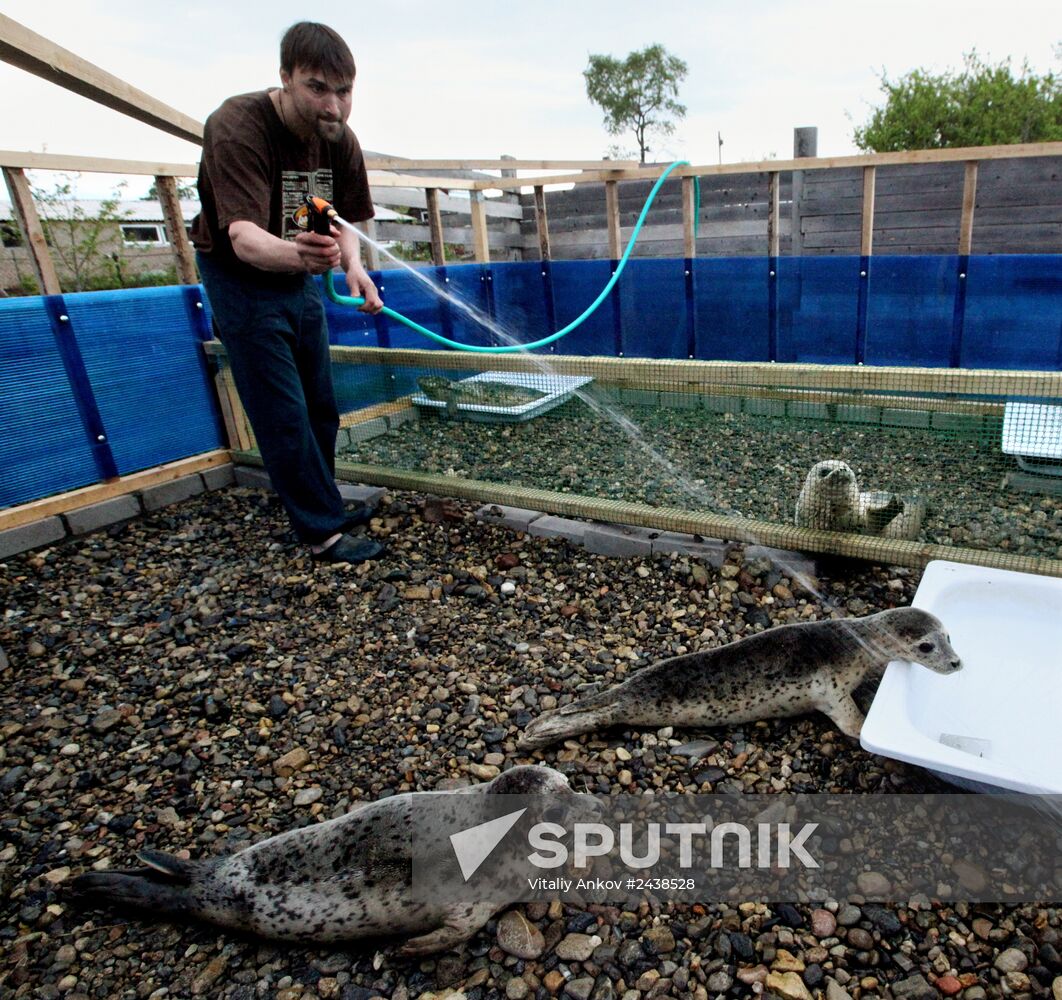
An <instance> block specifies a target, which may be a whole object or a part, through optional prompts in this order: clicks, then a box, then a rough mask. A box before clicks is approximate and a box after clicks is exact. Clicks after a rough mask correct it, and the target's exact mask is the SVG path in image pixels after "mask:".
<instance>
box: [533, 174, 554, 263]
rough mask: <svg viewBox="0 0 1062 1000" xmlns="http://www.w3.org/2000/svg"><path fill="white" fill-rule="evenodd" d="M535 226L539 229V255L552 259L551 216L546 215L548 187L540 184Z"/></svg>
mask: <svg viewBox="0 0 1062 1000" xmlns="http://www.w3.org/2000/svg"><path fill="white" fill-rule="evenodd" d="M535 228H536V229H537V230H538V255H539V258H540V259H541V260H552V259H553V252H552V251H551V250H550V245H549V217H548V216H547V215H546V189H545V188H544V187H543V186H542V185H541V184H539V185H538V186H537V187H536V188H535Z"/></svg>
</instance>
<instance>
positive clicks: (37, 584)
mask: <svg viewBox="0 0 1062 1000" xmlns="http://www.w3.org/2000/svg"><path fill="white" fill-rule="evenodd" d="M503 440H504V439H503ZM472 510H473V507H472V505H462V504H460V503H448V504H446V505H440V504H439V503H437V502H431V501H426V500H425V498H421V497H417V496H414V495H409V494H396V495H393V496H391V497H390V498H389V499H388V500H385V502H384V504H383V505H382V506H381V509H380V511H379V515H380V516H379V518H378V519H377V520H376V521H374V522H373V525H372V528H371V530H372V531H373V532H374V533H375V534H376V535H377V536H381V537H387V538H388V541H389V544H390V555H389V556H388V558H386V559H385V560H383V561H382V562H379V563H374V564H370V565H365V566H360V567H353V568H351V567H347V568H324V569H316V570H315V569H314V568H313V567H312V565H311V564H310V563H309V561H308V560H307V559H305V558H304V557H303V556H302V555H301V552H300V550H299V549H297V548H296V547H295V546H294V545H293V544H292V542H291V540H290V537H289V535H288V533H287V529H286V524H285V522H284V519H283V517H282V514H281V512H280V510H279V508H278V507H277V506H276V504H275V502H274V501H273V500H272V499H271V498H269V497H267V496H266V495H265V494H263V493H260V492H258V491H254V490H248V489H230V490H226V491H222V492H219V493H211V494H208V495H204V496H202V497H198V498H195V499H193V500H190V501H187V502H185V503H182V504H180V505H177V506H175V507H171V508H168V509H166V510H164V511H162V512H159V513H156V514H154V515H151V516H149V517H145V518H143V519H141V520H138V521H135V522H132V523H130V524H128V525H126V526H123V527H119V528H115V529H112V530H110V531H108V532H104V533H99V534H96V535H92V536H89V537H86V538H82V539H79V540H76V541H72V542H70V543H67V544H65V545H62V546H60V547H56V548H53V549H49V550H43V551H38V552H36V553H30V554H28V555H25V556H21V557H17V558H13V559H11V560H9V561H8V562H7V563H6V564H0V585H2V586H3V590H4V593H5V594H6V595H7V596H6V600H5V605H6V609H5V614H4V617H3V620H2V623H0V646H2V647H3V649H4V650H5V651H6V654H7V658H8V660H9V662H3V661H2V658H0V677H2V679H3V681H4V684H3V690H2V692H0V741H2V742H0V795H2V797H3V801H4V808H3V814H2V818H0V834H2V836H0V940H2V942H3V955H2V959H0V995H3V996H5V997H7V996H11V997H42V998H49V997H58V996H62V997H67V998H70V1000H80V998H83V997H95V998H110V997H166V996H169V997H188V996H216V997H228V998H247V1000H249V998H253V997H276V998H282V1000H287V998H295V997H304V998H312V997H323V998H330V997H339V998H345V1000H368V998H370V997H374V996H383V997H389V998H391V1000H408V998H411V997H418V996H423V997H428V998H430V997H431V996H432V995H436V996H441V995H444V994H447V993H454V992H455V991H457V993H458V995H463V996H464V997H467V998H468V1000H493V998H500V997H503V996H504V997H506V998H508V1000H522V998H525V997H527V998H534V1000H546V998H547V997H553V996H557V997H564V998H566V1000H652V998H654V997H658V996H675V997H682V998H690V1000H707V998H708V997H716V996H722V995H727V996H733V997H744V996H753V995H757V994H758V995H762V996H764V997H768V996H772V995H773V996H779V997H783V998H786V1000H807V998H808V997H810V996H811V995H816V996H818V995H820V994H821V995H823V996H825V997H826V1000H845V998H846V997H848V998H852V1000H858V998H859V997H872V996H894V997H897V998H905V997H906V998H918V997H923V996H925V997H931V996H932V997H937V996H950V995H961V996H962V997H963V998H964V1000H982V998H985V997H986V996H992V997H996V996H1005V995H1006V996H1010V995H1015V996H1019V997H1020V996H1048V995H1050V993H1051V991H1052V988H1053V991H1054V998H1055V1000H1062V976H1060V973H1062V959H1060V956H1059V949H1060V948H1062V944H1060V942H1059V934H1060V929H1062V927H1060V918H1062V913H1060V911H1059V910H1058V909H1057V908H1054V907H1053V906H1050V905H1046V904H1045V905H1027V906H1020V907H1016V906H1015V907H999V906H979V907H967V906H965V905H962V904H956V905H954V906H950V905H944V904H941V903H940V902H937V901H930V900H928V899H926V898H921V899H914V900H912V901H910V902H909V903H908V904H907V905H904V906H898V907H880V906H873V905H871V904H868V903H865V902H864V901H862V900H861V899H859V898H856V899H853V900H849V901H843V902H841V903H839V904H837V903H833V902H827V903H826V904H824V906H823V907H822V908H820V909H814V910H813V909H810V908H808V907H803V906H790V905H786V904H780V905H775V906H767V905H764V904H762V903H749V904H744V905H740V906H737V907H730V906H726V905H719V904H713V903H707V902H706V903H705V904H704V905H687V904H668V905H664V906H662V907H659V906H655V905H654V906H650V905H648V904H642V905H640V906H639V907H636V908H634V909H631V910H624V909H623V908H622V907H608V906H597V907H592V908H590V909H588V910H586V911H583V910H579V909H573V908H570V907H567V906H562V905H561V904H559V903H554V904H552V905H550V904H546V903H542V904H526V905H520V906H517V907H515V908H513V909H511V910H509V911H508V912H507V913H506V914H505V915H503V916H501V917H500V919H496V920H492V921H491V922H490V923H489V924H488V925H487V926H486V927H485V928H484V929H483V930H482V931H480V932H479V933H478V934H477V935H476V936H475V937H474V938H473V940H472V941H471V942H470V944H469V945H468V946H467V947H466V948H465V949H464V950H463V951H460V952H457V953H450V954H445V955H442V956H439V957H436V958H433V959H430V960H425V961H417V962H409V961H404V960H402V959H400V958H399V957H398V956H397V954H396V952H395V947H394V944H393V943H390V942H373V943H364V944H357V945H354V946H350V947H329V948H311V949H308V948H301V947H298V948H297V947H291V946H284V945H278V944H273V943H263V942H260V941H256V940H252V939H249V938H246V937H241V936H239V935H236V934H229V933H224V932H221V931H218V930H217V929H213V928H209V927H205V926H192V925H176V924H169V923H152V922H150V921H138V920H130V919H128V918H126V917H124V916H120V915H116V914H107V913H98V912H86V911H83V910H80V909H78V908H77V907H76V906H75V905H73V904H72V902H71V900H70V898H69V895H68V893H67V892H66V891H65V890H66V885H67V883H68V880H69V879H70V878H72V877H73V876H74V875H76V874H78V873H80V872H82V871H85V870H88V869H90V868H91V867H93V866H96V867H106V866H124V865H129V864H132V863H133V852H134V850H136V849H137V848H139V847H141V846H151V847H157V848H160V849H163V850H171V851H179V850H181V849H188V850H190V851H191V852H192V854H193V856H196V857H198V856H203V855H206V854H209V853H211V852H214V851H222V850H225V849H230V848H235V847H239V846H241V845H244V844H246V843H249V842H251V841H253V840H256V839H259V838H261V837H263V836H266V835H271V834H274V833H278V832H280V831H283V830H287V829H291V828H293V827H297V826H299V825H303V824H308V823H312V822H314V821H315V820H318V819H323V818H329V817H331V816H334V815H339V814H341V813H343V812H345V811H347V809H348V808H349V807H350V806H351V804H352V803H354V802H357V801H361V800H366V799H374V798H378V797H380V796H385V795H389V794H394V793H397V792H402V791H406V790H411V789H425V790H426V789H435V788H445V787H455V786H457V785H459V784H462V783H470V782H478V781H482V780H487V779H489V778H490V777H492V776H493V775H494V774H496V773H497V772H498V771H499V769H504V768H507V767H509V766H511V765H513V764H516V763H520V762H526V761H528V760H529V758H527V757H525V756H522V755H520V754H519V753H517V751H516V749H515V738H516V736H517V734H518V732H519V731H520V728H521V727H522V726H524V725H525V724H526V722H527V721H528V720H529V719H530V718H531V717H533V715H535V714H537V712H539V711H540V710H542V709H544V708H548V707H550V706H551V705H553V704H555V703H556V701H557V699H558V698H561V699H563V698H566V697H570V696H571V694H572V693H574V691H575V690H576V689H577V688H578V687H579V685H582V684H588V683H599V684H605V685H607V684H611V683H613V682H615V681H616V680H618V679H620V678H621V677H623V676H624V675H625V674H626V673H628V672H629V671H630V670H632V669H634V668H635V667H636V666H639V665H641V664H644V663H646V662H650V661H652V660H654V659H657V658H659V657H663V656H667V655H671V654H675V653H678V652H683V651H687V650H695V649H698V648H704V647H707V646H712V645H717V644H719V643H721V642H725V641H729V640H731V639H733V638H736V637H739V636H741V635H744V634H747V633H749V632H750V631H755V630H758V629H761V628H763V627H766V626H769V625H771V624H780V623H783V622H787V621H793V620H800V619H814V618H821V617H825V616H831V615H832V616H848V615H856V614H865V613H869V612H871V611H874V610H878V609H881V608H886V607H893V606H896V605H904V604H908V603H909V602H910V600H911V598H912V596H913V593H914V588H915V586H916V584H917V580H918V576H917V574H916V573H912V572H910V571H907V570H902V569H889V568H883V567H876V566H869V565H863V564H860V565H852V564H844V563H836V564H832V565H831V566H829V567H827V568H824V569H823V570H822V572H821V575H820V577H819V584H818V588H817V593H810V592H807V591H804V590H802V589H800V587H799V586H798V585H797V584H796V583H795V582H793V581H790V580H788V579H786V578H785V577H782V576H779V575H778V573H777V571H775V570H773V569H772V568H771V567H770V566H769V565H768V564H766V563H764V562H762V561H759V562H748V561H746V560H745V559H744V557H743V556H742V555H741V553H740V550H739V551H738V553H737V554H735V555H734V556H733V557H732V558H731V561H730V562H728V563H727V564H726V565H724V566H723V567H722V569H721V570H716V569H713V568H712V567H711V566H706V565H703V564H701V563H698V562H696V561H690V560H686V559H682V558H654V559H652V560H646V561H639V560H625V561H621V560H609V559H605V558H603V557H598V556H594V555H589V554H587V553H585V552H584V551H583V550H581V549H575V548H572V547H569V546H568V545H567V544H566V543H564V542H561V541H552V540H540V539H532V538H521V537H520V536H517V535H515V534H512V533H509V532H507V531H504V530H502V529H499V528H492V527H487V526H483V525H481V524H479V523H478V522H476V521H475V520H474V519H473V518H472V516H471V512H472ZM507 580H508V581H512V582H514V583H515V584H516V591H515V593H514V594H513V595H511V596H505V597H503V596H502V594H501V583H502V582H503V581H507ZM507 589H508V588H507ZM694 738H700V739H707V740H709V741H710V742H712V743H714V744H716V746H715V747H714V749H712V750H711V751H710V752H706V756H703V757H702V758H701V759H700V760H699V761H696V762H691V759H690V758H688V757H681V756H676V755H673V754H672V753H671V750H672V749H674V748H676V747H677V746H678V745H679V744H682V743H685V742H688V741H689V740H691V739H694ZM534 759H538V760H544V761H546V762H548V763H550V764H551V765H553V766H556V767H558V768H560V769H562V770H563V771H565V772H566V773H567V774H569V775H570V776H572V779H573V783H574V784H576V785H578V786H580V787H585V788H589V789H591V790H593V789H609V788H615V787H617V786H619V787H622V788H624V789H625V790H627V791H637V790H646V789H650V788H656V789H667V790H672V791H682V790H699V791H709V790H711V789H715V790H719V789H723V788H728V787H729V788H734V787H737V788H743V789H751V790H756V791H761V790H770V789H776V790H793V791H796V790H847V791H886V792H903V791H927V790H930V791H935V790H941V789H942V788H944V787H945V786H941V785H939V784H938V783H937V782H936V781H935V780H934V779H932V778H931V777H929V776H928V775H926V774H924V773H923V772H920V771H918V770H916V769H911V768H908V767H906V766H904V765H901V764H898V763H895V762H891V761H886V760H884V759H881V758H878V757H874V756H872V755H870V754H867V753H865V752H864V751H862V750H861V749H860V748H859V747H857V746H854V745H853V744H852V743H851V742H849V741H847V740H845V739H844V737H842V736H840V735H839V734H838V733H836V732H835V731H833V730H832V729H831V725H830V723H829V721H828V720H827V719H825V718H824V717H821V716H814V717H805V718H798V719H793V720H785V721H773V722H769V723H762V724H757V725H753V726H745V727H737V728H732V729H714V730H707V731H704V732H700V733H693V732H683V731H676V732H674V733H669V732H668V731H667V730H661V731H660V732H657V733H651V732H624V731H616V732H612V733H609V734H607V735H606V736H602V737H598V738H596V739H595V741H594V742H589V741H583V742H580V743H577V744H576V743H573V744H569V745H567V746H564V745H562V746H559V747H552V748H548V749H546V750H545V751H541V752H539V753H537V754H536V755H535V758H534ZM528 925H531V926H528ZM514 937H515V938H518V939H519V940H520V941H521V942H522V943H523V945H524V948H526V951H524V948H519V947H518V946H517V945H514V943H513V941H514ZM516 950H520V951H522V952H524V957H518V956H517V955H516V954H514V953H513V952H514V951H516Z"/></svg>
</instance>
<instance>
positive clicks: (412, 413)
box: [386, 406, 417, 430]
mask: <svg viewBox="0 0 1062 1000" xmlns="http://www.w3.org/2000/svg"><path fill="white" fill-rule="evenodd" d="M386 420H387V426H388V427H389V428H390V429H391V430H394V429H395V428H396V427H404V426H405V425H406V424H415V423H416V422H417V411H416V409H415V408H414V407H412V406H410V407H409V408H408V409H405V410H398V411H397V412H396V413H388V414H387V417H386Z"/></svg>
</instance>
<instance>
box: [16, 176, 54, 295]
mask: <svg viewBox="0 0 1062 1000" xmlns="http://www.w3.org/2000/svg"><path fill="white" fill-rule="evenodd" d="M4 180H5V181H6V182H7V190H8V194H10V195H11V207H12V208H13V209H14V210H15V218H17V219H18V226H19V229H21V230H22V237H23V239H25V241H26V245H27V246H28V247H29V250H30V259H31V260H32V261H33V270H34V272H35V273H36V275H37V282H38V284H39V285H40V288H41V294H42V295H58V294H60V292H62V288H61V287H60V286H59V275H58V274H57V273H56V271H55V264H54V263H53V262H52V255H51V253H50V252H49V250H48V241H47V240H46V239H45V238H44V230H43V229H42V228H41V220H40V216H39V215H38V214H37V206H36V205H34V204H33V194H32V193H31V192H30V186H29V181H27V180H26V175H25V173H24V172H23V171H22V170H21V169H19V168H17V167H4Z"/></svg>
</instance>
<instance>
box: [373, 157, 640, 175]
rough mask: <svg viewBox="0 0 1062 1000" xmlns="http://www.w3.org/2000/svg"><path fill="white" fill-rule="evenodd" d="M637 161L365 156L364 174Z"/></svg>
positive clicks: (614, 165)
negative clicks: (423, 158) (438, 158)
mask: <svg viewBox="0 0 1062 1000" xmlns="http://www.w3.org/2000/svg"><path fill="white" fill-rule="evenodd" d="M637 166H638V161H637V160H504V159H502V160H406V159H403V158H402V157H400V156H366V157H365V167H366V169H368V170H401V171H402V172H406V171H409V170H602V169H621V168H624V167H637Z"/></svg>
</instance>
